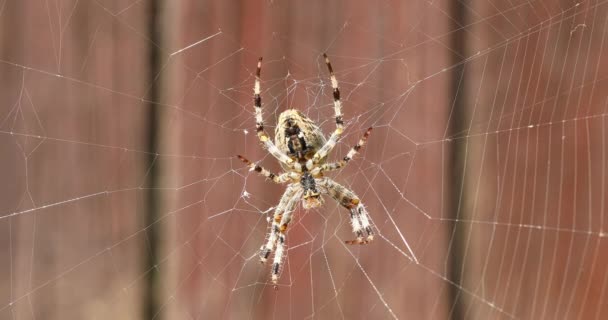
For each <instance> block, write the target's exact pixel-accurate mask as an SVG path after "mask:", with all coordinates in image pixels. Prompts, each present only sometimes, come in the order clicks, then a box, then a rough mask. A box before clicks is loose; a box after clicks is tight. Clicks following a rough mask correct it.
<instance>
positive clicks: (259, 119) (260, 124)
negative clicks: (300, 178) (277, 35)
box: [253, 57, 293, 165]
mask: <svg viewBox="0 0 608 320" xmlns="http://www.w3.org/2000/svg"><path fill="white" fill-rule="evenodd" d="M261 73H262V57H260V59H259V60H258V67H257V70H256V72H255V84H254V86H253V106H254V108H255V128H256V131H257V135H258V139H260V141H261V142H262V144H263V145H264V147H265V148H266V150H268V152H269V153H270V154H272V156H273V157H275V158H276V159H277V160H279V161H281V162H282V163H285V164H288V165H291V164H292V163H293V160H292V159H291V158H290V157H289V156H287V155H286V154H285V153H283V152H282V151H281V150H279V148H277V147H276V146H275V145H274V143H272V140H270V137H268V134H266V131H264V118H263V116H262V96H261V95H260V93H261V89H260V88H261V84H260V75H261Z"/></svg>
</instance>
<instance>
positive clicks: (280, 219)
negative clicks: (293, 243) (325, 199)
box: [260, 184, 302, 284]
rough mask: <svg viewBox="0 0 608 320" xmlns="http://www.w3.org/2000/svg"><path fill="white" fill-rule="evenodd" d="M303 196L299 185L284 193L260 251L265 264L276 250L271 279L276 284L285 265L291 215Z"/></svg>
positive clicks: (291, 186) (290, 186)
mask: <svg viewBox="0 0 608 320" xmlns="http://www.w3.org/2000/svg"><path fill="white" fill-rule="evenodd" d="M301 196H302V188H301V187H300V185H299V184H291V185H289V187H287V190H285V193H283V196H282V197H281V200H280V201H279V205H278V206H277V208H276V209H275V212H274V215H273V218H272V222H271V225H270V231H269V235H268V240H267V241H266V244H265V245H263V246H262V248H261V250H260V262H261V263H265V262H266V261H267V260H268V257H269V256H270V253H272V251H273V250H274V259H273V263H272V271H271V277H272V282H273V283H274V284H276V283H277V282H278V280H279V273H280V271H281V265H282V263H283V256H284V252H285V237H286V231H287V226H288V224H289V222H290V221H291V215H292V213H293V211H294V210H295V208H296V205H297V203H298V201H299V200H300V198H301ZM275 248H276V249H275Z"/></svg>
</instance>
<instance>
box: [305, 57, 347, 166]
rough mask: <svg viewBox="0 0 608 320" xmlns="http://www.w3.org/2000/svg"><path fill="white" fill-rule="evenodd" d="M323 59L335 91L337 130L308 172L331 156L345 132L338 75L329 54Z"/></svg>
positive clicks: (313, 160)
mask: <svg viewBox="0 0 608 320" xmlns="http://www.w3.org/2000/svg"><path fill="white" fill-rule="evenodd" d="M323 58H325V64H326V65H327V69H328V70H329V77H330V80H331V87H332V89H333V96H334V115H335V117H336V130H335V131H334V132H333V133H332V135H331V136H330V137H329V139H328V140H327V142H326V143H325V144H324V145H323V146H322V147H321V148H320V149H319V150H317V152H316V153H315V154H314V156H313V157H312V159H310V160H308V161H307V162H306V167H307V168H308V170H310V169H312V167H313V166H314V165H315V164H317V163H320V162H321V161H322V160H323V159H325V157H326V156H327V155H328V154H329V152H330V151H331V150H332V149H333V148H334V147H335V146H336V144H337V143H338V140H339V139H340V136H342V132H344V119H343V115H342V100H340V88H339V87H338V79H336V75H335V74H334V69H333V68H332V66H331V62H330V61H329V58H328V57H327V54H325V53H324V54H323Z"/></svg>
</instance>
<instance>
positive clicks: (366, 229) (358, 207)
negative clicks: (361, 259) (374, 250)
mask: <svg viewBox="0 0 608 320" xmlns="http://www.w3.org/2000/svg"><path fill="white" fill-rule="evenodd" d="M318 180H319V184H320V185H322V186H324V188H325V189H326V190H327V193H328V194H329V195H330V196H331V197H332V198H333V199H334V200H336V201H337V202H338V203H340V205H341V206H343V207H344V208H346V209H348V210H349V211H350V219H351V221H350V222H351V226H352V228H353V232H354V233H355V235H356V236H357V238H356V239H355V240H347V241H345V242H346V244H366V243H369V242H371V241H372V240H374V231H373V228H372V225H371V221H370V218H369V213H368V212H367V209H365V206H364V205H363V204H362V203H361V200H359V197H357V195H356V194H355V193H354V192H352V191H350V190H349V189H347V188H346V187H344V186H342V185H340V184H338V183H337V182H334V181H333V180H331V179H329V178H322V179H318Z"/></svg>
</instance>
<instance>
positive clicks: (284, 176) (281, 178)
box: [237, 155, 297, 184]
mask: <svg viewBox="0 0 608 320" xmlns="http://www.w3.org/2000/svg"><path fill="white" fill-rule="evenodd" d="M237 157H238V158H239V160H241V161H243V162H244V163H245V164H246V165H247V166H248V167H249V171H255V172H257V173H259V174H261V175H263V176H264V177H266V178H268V179H270V180H272V181H273V182H274V183H279V184H281V183H285V182H287V181H289V180H290V179H291V178H292V176H293V175H297V174H296V173H292V172H283V173H281V174H279V175H277V174H274V173H272V172H270V171H268V170H267V169H265V168H264V167H261V166H259V165H257V164H255V163H253V162H251V161H249V160H248V159H247V158H245V157H243V156H241V155H237Z"/></svg>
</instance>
